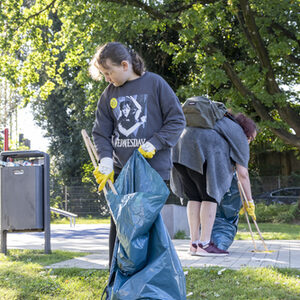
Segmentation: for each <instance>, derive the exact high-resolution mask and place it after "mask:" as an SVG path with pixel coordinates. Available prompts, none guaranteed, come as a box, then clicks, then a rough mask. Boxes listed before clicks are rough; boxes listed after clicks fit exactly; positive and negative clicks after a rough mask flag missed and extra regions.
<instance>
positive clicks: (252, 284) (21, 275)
mask: <svg viewBox="0 0 300 300" xmlns="http://www.w3.org/2000/svg"><path fill="white" fill-rule="evenodd" d="M82 255H84V253H74V252H65V251H53V253H52V254H43V252H42V251H39V250H9V251H8V255H7V256H4V255H3V254H0V299H1V300H4V299H68V300H69V299H70V300H72V299H74V300H75V299H76V300H79V299H82V300H86V299H100V298H101V294H102V292H103V289H104V287H105V285H106V281H107V279H108V271H102V270H83V269H76V268H72V269H53V270H51V269H50V270H48V269H44V266H46V265H48V264H51V263H55V262H58V261H61V260H65V259H70V258H73V257H76V256H82ZM186 270H188V275H187V277H186V287H187V293H190V292H193V295H192V296H190V297H188V299H197V300H198V299H226V300H227V299H300V270H291V269H273V268H260V269H250V268H243V269H241V270H229V269H221V268H205V269H193V268H190V269H186Z"/></svg>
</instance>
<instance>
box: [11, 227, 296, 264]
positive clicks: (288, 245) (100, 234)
mask: <svg viewBox="0 0 300 300" xmlns="http://www.w3.org/2000/svg"><path fill="white" fill-rule="evenodd" d="M108 234H109V225H108V224H99V225H97V224H90V225H82V224H78V225H76V227H74V228H72V227H70V225H51V249H52V250H67V251H84V252H89V253H91V254H89V255H87V256H85V257H79V258H74V259H71V260H67V261H63V262H60V263H56V264H53V265H51V266H48V268H71V267H77V268H83V269H107V268H108V264H107V262H108ZM173 243H174V246H175V249H176V251H177V254H178V256H179V258H180V260H181V264H182V266H183V267H194V268H204V267H211V266H218V267H223V268H229V269H239V268H241V267H245V266H249V267H272V266H273V267H280V268H296V269H300V240H296V241H286V240H284V241H283V240H281V241H276V240H272V241H269V240H268V241H265V243H266V245H267V247H268V249H269V250H271V253H265V252H253V250H254V246H253V242H252V241H251V240H249V241H248V240H247V241H234V243H233V244H232V245H231V247H230V248H229V255H228V256H225V257H198V256H190V255H189V254H188V249H189V242H188V240H173ZM7 246H8V249H44V233H39V232H25V233H8V235H7ZM256 246H257V249H258V250H259V251H263V250H264V247H263V244H262V242H261V241H256Z"/></svg>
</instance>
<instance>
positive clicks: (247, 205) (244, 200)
mask: <svg viewBox="0 0 300 300" xmlns="http://www.w3.org/2000/svg"><path fill="white" fill-rule="evenodd" d="M237 178H238V188H239V192H240V197H241V200H242V204H243V211H244V213H245V217H246V220H247V223H248V226H249V230H250V234H251V238H252V241H253V244H254V250H255V251H257V249H256V245H255V242H254V237H253V233H252V229H251V225H250V222H249V218H248V211H249V208H250V212H251V215H250V213H249V215H250V216H251V217H252V221H253V223H254V225H255V227H256V230H257V232H258V234H259V236H260V238H261V241H262V243H263V245H264V248H265V250H266V251H267V252H270V251H269V249H268V248H267V245H266V244H265V241H264V239H263V237H262V234H261V232H260V230H259V228H258V225H257V223H256V216H255V213H254V204H253V202H252V201H248V199H247V197H246V194H245V191H244V189H243V186H242V184H241V182H240V180H239V177H238V174H237ZM251 204H252V205H253V207H252V210H251Z"/></svg>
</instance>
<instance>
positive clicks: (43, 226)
mask: <svg viewBox="0 0 300 300" xmlns="http://www.w3.org/2000/svg"><path fill="white" fill-rule="evenodd" d="M0 158H1V161H3V163H2V164H3V165H5V166H1V167H0V234H1V238H0V246H1V252H2V253H5V254H6V252H7V233H8V232H24V231H44V232H45V253H51V247H50V199H49V198H50V191H49V170H50V168H49V155H48V154H47V153H44V152H40V151H6V152H1V156H0ZM30 158H35V159H36V158H42V159H41V160H40V162H39V164H34V165H16V166H9V165H10V164H12V165H14V163H13V162H9V161H10V160H16V159H17V160H19V161H20V159H30Z"/></svg>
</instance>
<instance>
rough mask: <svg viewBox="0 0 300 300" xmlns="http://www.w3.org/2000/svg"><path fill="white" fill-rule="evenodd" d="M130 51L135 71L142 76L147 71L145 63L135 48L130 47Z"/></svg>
mask: <svg viewBox="0 0 300 300" xmlns="http://www.w3.org/2000/svg"><path fill="white" fill-rule="evenodd" d="M128 52H129V54H130V56H131V63H132V69H133V71H134V73H136V74H137V75H139V76H141V75H142V74H143V73H144V71H145V63H144V61H143V59H142V58H141V57H140V56H139V55H138V54H137V53H136V52H135V51H134V50H131V49H128Z"/></svg>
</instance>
